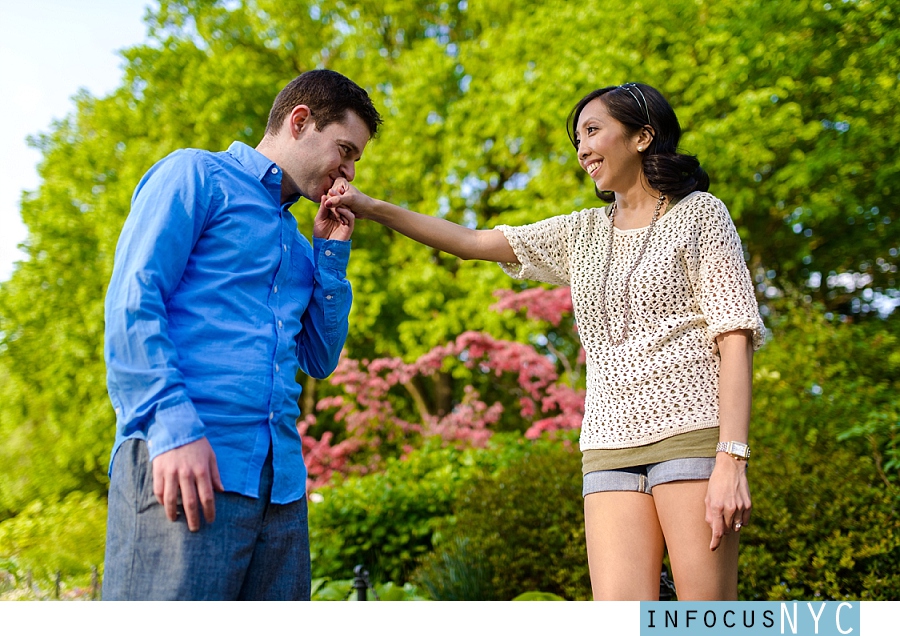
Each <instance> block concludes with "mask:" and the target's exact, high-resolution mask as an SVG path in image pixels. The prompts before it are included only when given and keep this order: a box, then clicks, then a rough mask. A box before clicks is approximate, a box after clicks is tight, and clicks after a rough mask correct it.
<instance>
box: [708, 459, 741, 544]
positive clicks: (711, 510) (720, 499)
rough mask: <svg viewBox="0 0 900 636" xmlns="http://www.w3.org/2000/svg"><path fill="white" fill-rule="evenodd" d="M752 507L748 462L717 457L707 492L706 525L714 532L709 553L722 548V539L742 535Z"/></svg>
mask: <svg viewBox="0 0 900 636" xmlns="http://www.w3.org/2000/svg"><path fill="white" fill-rule="evenodd" d="M751 507H752V506H751V503H750V485H749V483H748V482H747V462H746V461H742V460H738V459H735V458H734V457H732V456H731V455H729V454H727V453H717V454H716V467H715V468H714V469H713V473H712V475H711V476H710V478H709V486H708V487H707V490H706V523H708V524H709V526H710V527H711V528H712V541H711V542H710V544H709V549H710V550H713V551H715V550H716V548H718V547H719V543H720V542H721V540H722V537H723V536H725V535H726V534H731V533H732V532H740V529H741V527H742V526H745V525H747V523H748V522H749V521H750V508H751Z"/></svg>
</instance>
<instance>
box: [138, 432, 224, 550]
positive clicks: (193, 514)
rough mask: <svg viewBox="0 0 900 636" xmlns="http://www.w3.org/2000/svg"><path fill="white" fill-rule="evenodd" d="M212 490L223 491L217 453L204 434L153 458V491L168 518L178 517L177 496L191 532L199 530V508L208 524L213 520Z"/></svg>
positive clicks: (172, 519)
mask: <svg viewBox="0 0 900 636" xmlns="http://www.w3.org/2000/svg"><path fill="white" fill-rule="evenodd" d="M214 491H218V492H224V491H225V489H224V488H223V487H222V480H221V479H220V478H219V467H218V465H217V464H216V454H215V452H213V449H212V446H210V445H209V441H208V440H207V439H206V438H205V437H204V438H201V439H198V440H197V441H195V442H191V443H190V444H185V445H184V446H179V447H178V448H173V449H172V450H170V451H166V452H165V453H163V454H162V455H158V456H157V457H155V458H154V459H153V494H154V495H156V500H157V501H158V502H159V503H160V504H162V505H163V506H165V508H166V516H167V517H168V518H169V521H175V520H176V519H177V518H178V497H179V494H180V495H181V504H182V506H183V507H184V515H185V517H187V524H188V528H189V529H190V531H191V532H196V531H197V530H199V529H200V511H199V510H198V504H199V506H200V507H202V508H203V517H204V518H205V519H206V522H207V523H212V522H213V521H215V519H216V499H215V496H214Z"/></svg>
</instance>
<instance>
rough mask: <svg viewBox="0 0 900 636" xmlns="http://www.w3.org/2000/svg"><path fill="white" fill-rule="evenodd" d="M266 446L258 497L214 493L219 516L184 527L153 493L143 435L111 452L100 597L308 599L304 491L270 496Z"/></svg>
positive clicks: (307, 548) (128, 598)
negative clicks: (283, 497) (294, 497)
mask: <svg viewBox="0 0 900 636" xmlns="http://www.w3.org/2000/svg"><path fill="white" fill-rule="evenodd" d="M272 474H273V473H272V457H271V452H270V454H269V457H268V458H267V460H266V463H265V466H264V467H263V472H262V475H261V481H260V489H259V495H260V496H259V498H258V499H254V498H252V497H245V496H243V495H238V494H235V493H228V492H226V493H218V492H217V493H216V495H215V496H216V520H215V522H213V523H211V524H209V523H206V521H205V520H204V519H203V514H202V511H201V513H200V518H201V522H200V523H201V525H200V530H198V531H197V532H191V531H190V530H188V527H187V521H186V520H185V517H184V513H183V512H182V513H181V514H180V515H179V517H178V519H177V520H176V521H169V519H168V518H167V517H166V513H165V509H164V508H163V506H162V505H160V504H159V503H158V502H157V501H156V497H155V496H154V495H153V477H152V470H151V465H150V461H149V455H148V453H147V445H146V443H145V442H144V441H143V440H128V441H126V442H125V443H123V444H122V445H121V446H120V447H119V449H118V450H117V451H116V457H115V461H114V462H113V472H112V478H111V482H110V488H109V521H108V524H107V534H106V564H105V567H104V577H103V600H105V601H106V600H309V593H310V564H309V526H308V520H307V507H306V498H305V497H304V498H303V499H301V500H299V501H295V502H292V503H290V504H285V505H278V504H272V503H270V502H269V499H270V495H271V490H272Z"/></svg>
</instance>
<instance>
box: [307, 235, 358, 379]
mask: <svg viewBox="0 0 900 636" xmlns="http://www.w3.org/2000/svg"><path fill="white" fill-rule="evenodd" d="M349 261H350V241H335V240H326V239H320V238H313V264H314V268H313V272H314V274H313V276H314V277H315V280H314V282H313V290H312V297H311V298H310V301H309V305H307V307H306V311H305V312H304V314H303V317H302V319H301V321H302V323H303V329H302V331H301V332H300V335H299V336H298V337H297V359H298V360H299V361H300V368H301V369H302V370H303V372H304V373H306V374H307V375H310V376H312V377H314V378H318V379H323V378H326V377H328V376H329V375H331V373H332V372H333V371H334V370H335V368H336V367H337V364H338V361H339V360H340V357H341V350H342V349H343V348H344V343H345V342H346V341H347V333H348V331H349V329H350V323H349V316H350V306H351V304H352V301H353V293H352V290H351V288H350V282H349V281H348V280H347V264H348V263H349Z"/></svg>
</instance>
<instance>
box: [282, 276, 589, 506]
mask: <svg viewBox="0 0 900 636" xmlns="http://www.w3.org/2000/svg"><path fill="white" fill-rule="evenodd" d="M496 295H497V297H498V298H499V301H498V302H497V303H496V304H495V305H494V306H493V307H492V309H495V310H497V311H505V310H508V309H511V310H514V311H520V310H522V309H525V310H526V316H527V317H528V318H530V319H534V320H540V321H542V322H546V323H549V324H550V325H552V326H554V327H559V326H560V325H561V324H563V323H564V321H565V320H567V319H569V320H571V312H572V301H571V297H570V295H569V290H568V288H559V289H553V290H545V289H529V290H526V291H523V292H518V293H516V292H513V291H509V290H504V291H500V292H498V293H497V294H496ZM572 326H574V325H572ZM568 331H569V335H571V334H572V329H571V327H570V328H569V329H568ZM543 340H544V341H545V344H544V347H543V348H544V349H545V350H546V351H545V352H541V351H539V350H538V348H536V347H535V346H532V345H527V344H522V343H520V342H511V341H507V340H497V339H495V338H493V337H491V336H490V335H488V334H486V333H482V332H475V331H467V332H465V333H463V334H461V335H460V336H458V337H457V338H456V339H455V340H454V341H453V342H449V343H447V344H445V345H443V346H439V347H435V348H434V349H432V350H431V351H429V352H428V353H426V354H425V355H423V356H422V357H420V358H419V359H418V360H415V361H414V362H411V363H406V362H404V361H403V360H401V359H400V358H378V359H375V360H354V359H350V358H343V359H342V360H341V362H340V363H339V365H338V368H337V369H336V370H335V372H334V374H332V376H331V378H330V379H329V382H330V383H331V384H332V385H333V386H334V387H336V388H338V389H340V390H339V392H338V393H337V394H335V395H330V396H328V397H323V398H321V399H319V400H318V402H317V403H316V407H315V413H308V414H306V415H305V417H303V418H302V419H301V420H300V421H299V422H298V431H299V432H300V435H301V438H302V440H303V452H304V456H305V458H306V463H307V468H308V471H309V487H310V488H311V489H314V488H316V487H318V486H322V485H324V484H326V483H328V481H329V480H330V479H331V478H332V476H333V475H334V474H335V473H341V474H349V473H358V474H361V473H367V472H370V471H373V470H377V469H378V468H379V467H380V466H381V465H382V464H383V460H384V459H385V458H387V457H390V456H404V455H406V454H407V453H409V452H410V451H411V450H412V449H414V448H418V447H419V446H421V444H422V442H423V441H424V440H425V439H428V438H440V439H441V440H443V442H444V444H453V445H455V446H457V447H465V446H475V447H480V446H484V444H485V443H486V442H487V440H488V439H489V438H490V437H491V435H492V434H493V432H494V431H495V430H500V429H502V430H518V431H520V432H522V433H523V434H524V435H525V436H526V437H527V438H530V439H534V438H536V437H539V436H540V435H542V434H543V433H551V432H553V431H558V430H566V429H576V428H578V427H579V426H580V425H581V419H582V415H583V414H584V391H583V389H580V388H578V387H577V386H576V384H577V378H578V377H579V376H580V369H581V366H582V365H583V354H582V353H580V346H578V347H577V349H578V351H579V353H578V354H577V355H576V356H575V357H576V359H575V360H574V361H570V360H569V359H568V356H565V355H563V354H562V353H560V349H559V347H557V346H555V345H554V344H553V343H552V342H551V341H550V340H549V339H547V338H546V337H545V338H543ZM557 342H559V339H558V338H557ZM575 346H577V345H575ZM569 348H570V349H572V348H574V347H573V346H571V345H570V346H569ZM560 370H562V372H563V374H562V375H561V374H560ZM448 385H449V388H448ZM476 385H477V386H476ZM442 390H443V391H448V390H449V391H450V392H451V393H452V400H450V404H449V408H442V407H441V406H440V400H438V399H437V398H436V396H437V395H439V394H440V392H441V391H442ZM320 421H321V422H327V423H329V424H331V425H332V426H335V425H336V426H338V427H342V428H339V430H341V432H340V433H339V434H337V435H336V434H335V433H334V432H333V431H332V430H326V431H325V432H323V433H321V434H320V435H319V437H318V438H316V437H315V436H313V435H311V434H310V430H311V429H312V428H313V427H315V426H316V424H317V422H320ZM332 423H333V424H332ZM337 438H339V439H340V441H337V442H336V441H335V440H336V439H337Z"/></svg>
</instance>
